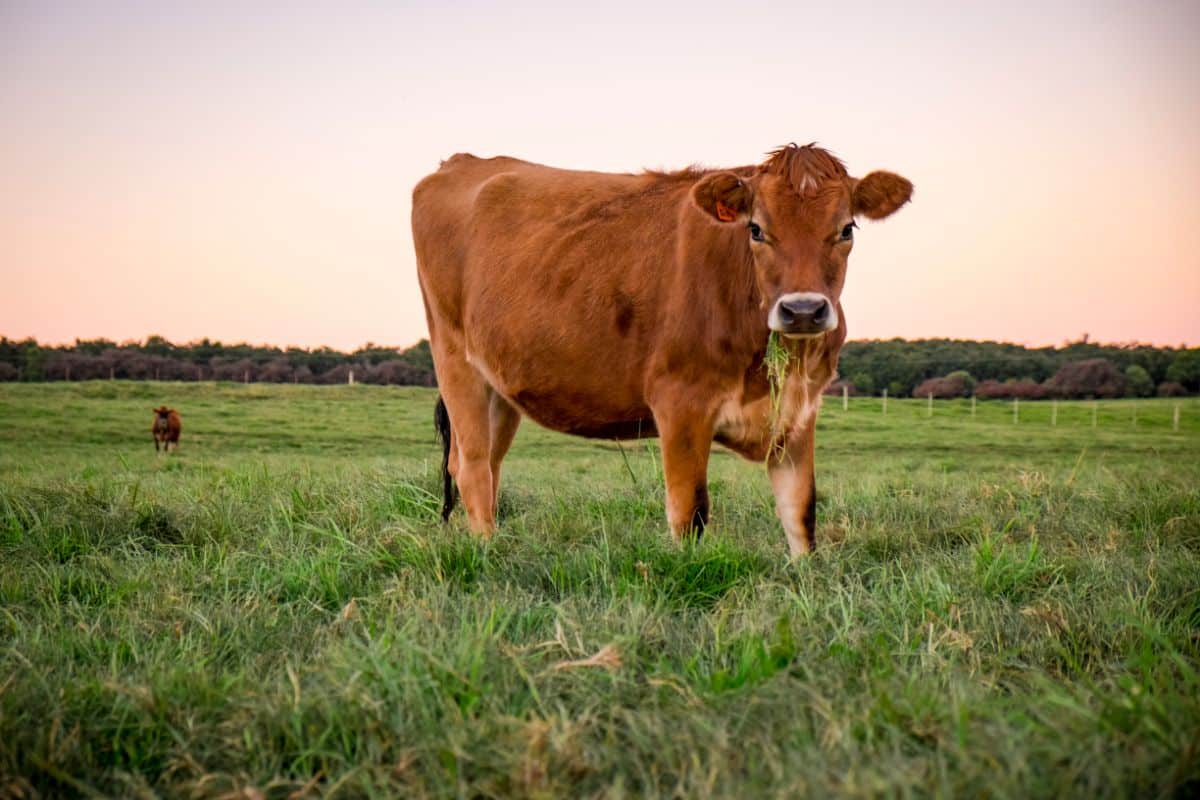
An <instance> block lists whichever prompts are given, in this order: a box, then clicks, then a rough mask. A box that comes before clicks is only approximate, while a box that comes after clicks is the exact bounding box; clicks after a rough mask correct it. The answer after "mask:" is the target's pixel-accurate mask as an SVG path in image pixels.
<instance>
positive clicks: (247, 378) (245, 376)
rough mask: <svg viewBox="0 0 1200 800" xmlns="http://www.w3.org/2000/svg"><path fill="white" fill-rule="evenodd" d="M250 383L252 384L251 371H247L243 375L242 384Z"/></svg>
mask: <svg viewBox="0 0 1200 800" xmlns="http://www.w3.org/2000/svg"><path fill="white" fill-rule="evenodd" d="M249 382H250V370H246V371H245V372H243V373H242V383H249Z"/></svg>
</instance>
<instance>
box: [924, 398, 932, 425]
mask: <svg viewBox="0 0 1200 800" xmlns="http://www.w3.org/2000/svg"><path fill="white" fill-rule="evenodd" d="M932 416H933V392H930V393H929V397H928V404H927V405H926V406H925V417H926V419H928V418H929V417H932Z"/></svg>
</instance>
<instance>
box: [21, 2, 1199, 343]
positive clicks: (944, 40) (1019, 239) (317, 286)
mask: <svg viewBox="0 0 1200 800" xmlns="http://www.w3.org/2000/svg"><path fill="white" fill-rule="evenodd" d="M575 5H576V4H572V3H544V4H523V3H472V2H455V0H449V1H448V2H440V1H439V2H431V3H404V2H391V3H382V2H381V3H353V2H330V3H319V2H306V3H305V2H302V3H290V4H286V5H284V4H271V3H242V2H236V3H227V2H221V1H220V0H216V1H211V0H210V2H202V3H188V4H179V3H171V2H169V1H168V0H160V1H159V2H144V3H125V2H120V1H119V0H113V1H112V2H96V3H58V2H52V1H51V0H38V1H37V2H31V3H27V2H22V0H0V334H3V335H7V336H9V337H10V338H13V337H16V338H23V337H26V336H34V337H37V338H38V339H39V340H41V341H43V342H70V341H73V340H74V339H76V338H84V339H89V338H97V337H106V338H109V339H114V340H118V341H121V340H127V339H142V338H145V337H146V336H147V335H149V334H159V335H162V336H165V337H167V338H168V339H171V340H174V341H190V340H195V339H199V338H202V337H209V338H213V339H220V340H222V341H226V342H232V341H248V342H251V343H266V344H276V345H299V346H306V347H311V346H318V345H330V346H334V347H338V348H343V349H345V348H354V347H358V346H360V345H362V344H364V343H366V342H375V343H381V344H391V345H400V346H405V345H408V344H411V343H413V342H415V341H416V340H417V339H419V338H422V337H424V336H426V328H425V318H424V313H423V311H422V305H421V298H420V292H419V289H418V286H417V280H416V269H415V263H414V257H413V252H412V241H411V234H410V229H409V213H410V207H411V191H412V187H413V185H414V184H415V183H416V182H417V181H418V180H420V179H421V177H423V176H424V175H425V174H427V173H429V172H431V171H433V170H435V169H436V168H437V166H438V163H439V161H440V160H442V159H444V158H446V157H447V156H449V155H450V154H452V153H455V152H460V151H468V152H472V153H475V154H477V155H482V156H487V155H498V154H504V155H513V156H518V157H521V158H526V159H529V160H533V161H537V162H541V163H547V164H552V165H555V166H561V167H569V168H580V169H596V170H612V171H621V172H628V171H637V170H640V169H642V168H646V167H651V168H663V167H681V166H684V165H687V164H691V163H697V162H698V163H703V164H706V165H711V166H731V165H740V164H748V163H755V162H758V161H760V160H761V159H762V156H763V154H764V153H765V152H766V151H767V150H769V149H771V148H773V147H776V146H778V145H780V144H784V143H787V142H791V141H795V142H799V143H802V144H803V143H807V142H811V141H816V142H818V143H820V144H821V145H823V146H825V147H827V148H829V149H831V150H832V151H834V152H835V153H837V154H838V155H839V156H840V157H841V158H842V159H843V160H844V161H845V162H846V164H847V166H848V167H849V169H850V171H851V173H852V174H856V175H863V174H865V173H866V172H868V171H870V170H872V169H881V168H882V169H889V170H892V171H895V172H899V173H901V174H903V175H905V176H906V177H908V178H909V179H911V180H912V181H913V183H914V184H915V185H916V190H915V194H914V198H913V202H912V203H911V205H909V206H907V207H905V208H904V209H903V210H901V211H900V212H899V213H897V214H896V215H895V216H893V217H891V218H890V219H888V220H885V221H882V222H877V223H866V222H864V223H862V229H861V230H860V231H859V232H858V235H857V241H856V244H855V250H854V254H853V256H852V257H851V259H850V268H849V273H848V278H847V286H846V289H845V292H844V294H843V297H842V303H843V307H844V309H845V312H846V317H847V321H848V326H849V333H850V337H851V338H856V339H862V338H890V337H893V336H901V337H906V338H918V337H955V338H971V339H996V340H1002V341H1012V342H1019V343H1024V344H1032V345H1046V344H1061V343H1063V342H1065V341H1068V340H1075V339H1078V338H1079V337H1080V336H1081V335H1082V334H1084V333H1087V334H1088V335H1089V336H1090V338H1091V339H1092V340H1093V341H1104V342H1128V341H1140V342H1150V343H1155V344H1165V345H1179V344H1188V345H1191V346H1197V345H1200V146H1198V145H1197V143H1198V142H1200V134H1198V133H1197V131H1200V47H1197V46H1196V44H1195V42H1196V41H1197V38H1198V37H1200V4H1197V3H1195V2H1194V1H1191V2H1160V3H1135V2H1126V3H1105V2H1089V3H1036V4H1035V3H1028V4H1027V3H1011V4H1010V3H986V4H984V3H937V2H924V1H923V0H909V1H908V2H902V3H894V4H880V5H872V4H869V3H855V4H833V3H828V2H826V3H822V4H806V3H800V2H784V3H753V2H739V3H731V2H725V3H715V4H709V3H704V2H686V3H677V4H669V3H668V4H656V3H651V2H635V3H625V2H622V1H621V0H613V1H612V2H605V3H589V4H579V5H581V6H586V7H580V8H577V7H574V6H575Z"/></svg>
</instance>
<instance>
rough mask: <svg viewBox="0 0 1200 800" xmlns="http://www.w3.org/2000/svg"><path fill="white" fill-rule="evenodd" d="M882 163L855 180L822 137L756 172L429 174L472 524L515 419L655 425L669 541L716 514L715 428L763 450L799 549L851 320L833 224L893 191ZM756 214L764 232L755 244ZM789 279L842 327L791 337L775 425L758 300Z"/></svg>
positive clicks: (422, 220) (569, 426) (426, 278)
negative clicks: (815, 455) (825, 409)
mask: <svg viewBox="0 0 1200 800" xmlns="http://www.w3.org/2000/svg"><path fill="white" fill-rule="evenodd" d="M874 175H887V176H891V174H890V173H873V174H872V176H868V178H866V179H864V180H863V181H859V182H855V181H854V180H853V179H852V178H850V177H849V175H848V174H847V173H846V170H845V167H844V166H842V164H841V162H840V161H838V160H837V159H836V158H835V157H833V156H832V155H830V154H829V153H827V152H826V151H824V150H820V149H818V148H815V147H812V146H809V147H796V146H795V145H788V146H787V147H783V148H780V149H779V150H776V151H773V152H772V153H770V154H769V156H768V158H767V160H766V161H765V162H764V163H763V164H762V165H760V166H758V167H738V168H734V169H731V170H702V169H699V168H695V167H692V168H689V169H687V170H682V171H680V172H676V173H660V172H647V173H643V174H640V175H616V174H608V173H598V172H575V171H568V170H560V169H554V168H551V167H546V166H542V165H539V164H533V163H529V162H525V161H519V160H516V159H512V158H503V157H500V158H490V159H480V158H476V157H474V156H470V155H466V154H459V155H455V156H452V157H451V158H449V159H447V160H446V161H445V162H443V164H442V166H441V168H440V169H439V170H438V171H437V172H435V173H433V174H432V175H430V176H428V177H427V178H425V179H424V180H422V181H421V182H420V183H419V184H418V185H417V187H416V189H415V190H414V193H413V240H414V244H415V247H416V253H417V268H418V278H419V280H420V284H421V290H422V294H423V297H424V300H425V309H426V317H427V321H428V323H429V331H430V340H431V344H432V348H433V357H434V364H435V368H436V370H437V376H438V385H439V387H440V388H441V391H442V395H443V398H444V400H445V404H446V407H447V410H448V413H449V419H450V423H451V431H452V433H451V448H450V452H449V459H448V462H449V463H448V468H449V470H450V472H451V473H452V474H453V475H454V477H455V479H456V481H457V483H458V486H459V489H460V491H461V494H462V497H463V501H464V504H465V505H466V507H467V514H468V518H469V520H470V524H471V528H472V529H473V530H475V531H477V532H479V533H481V534H484V535H488V534H490V533H491V531H492V530H493V528H494V526H495V507H496V500H497V490H498V486H499V472H500V463H501V460H502V459H503V457H504V454H505V452H506V451H507V449H508V446H509V444H510V443H511V441H512V436H513V434H515V432H516V428H517V425H518V424H519V422H520V418H521V415H522V414H524V415H527V416H530V417H532V418H533V419H534V420H536V421H538V422H540V423H541V424H543V425H545V426H547V427H550V428H552V429H555V430H559V431H564V432H567V433H575V434H579V435H584V436H603V437H614V438H628V437H632V436H639V435H641V436H646V435H658V436H661V437H662V440H663V463H664V470H665V473H666V483H667V495H668V496H667V513H668V519H669V521H670V525H671V529H672V532H673V533H674V534H675V535H676V536H681V535H683V534H684V533H685V532H686V531H687V530H690V529H698V528H699V527H701V526H702V525H703V523H704V521H705V520H706V519H707V489H706V476H705V473H706V471H707V463H708V455H709V449H710V447H711V443H712V442H713V441H714V440H716V441H718V442H720V443H722V444H724V445H726V446H727V447H729V448H731V449H733V450H735V451H736V452H738V453H741V454H742V455H744V456H746V457H747V458H751V459H754V460H759V461H762V460H767V462H768V467H769V468H770V471H771V474H772V481H773V483H774V484H775V486H776V499H777V504H778V507H779V512H780V516H781V519H783V521H784V526H785V529H786V530H787V533H788V539H789V544H790V545H791V548H792V551H793V552H804V551H807V550H808V549H809V547H810V543H811V541H812V533H813V532H812V530H811V522H810V521H809V520H810V519H811V498H812V497H813V496H814V491H813V486H812V471H813V470H812V450H813V448H812V442H811V437H812V430H813V420H814V418H815V413H816V405H817V403H818V402H819V398H820V393H821V390H822V389H823V388H824V386H825V385H826V384H827V383H828V382H829V381H830V380H832V378H833V376H834V374H835V370H836V365H837V356H838V352H839V350H840V348H841V344H842V342H843V340H844V339H845V335H846V329H845V322H844V319H845V317H844V315H843V314H842V312H841V306H840V303H838V298H839V297H840V295H841V290H842V284H843V282H844V278H845V269H846V259H847V257H848V255H849V250H850V244H849V243H848V242H845V241H841V240H840V239H839V235H840V231H841V230H842V229H843V227H844V226H845V225H846V224H847V223H848V222H849V221H850V220H851V218H852V215H853V214H861V215H863V216H868V217H872V218H875V217H883V216H887V214H888V213H891V211H894V210H895V208H896V207H898V205H899V204H902V203H899V204H898V203H897V200H900V199H901V198H900V194H902V192H901V191H900V189H901V188H902V187H900V186H899V184H897V183H896V182H895V181H889V180H883V179H875V178H873V176H874ZM891 177H892V178H896V179H898V180H899V181H903V180H904V179H903V178H899V176H891ZM905 183H907V182H905ZM863 184H866V186H865V188H863V189H862V196H861V198H860V196H859V193H858V187H862V186H863ZM903 200H907V197H904V198H903ZM751 220H753V221H754V222H755V223H756V224H758V225H760V226H761V228H762V230H763V231H764V235H765V236H766V237H768V238H767V243H765V244H757V243H756V244H752V243H751V242H750V240H749V235H748V233H747V227H746V226H747V225H748V223H749V222H750V221H751ZM792 292H819V293H822V294H824V295H825V296H826V297H828V298H830V300H831V302H832V304H833V305H834V306H835V307H836V309H837V312H838V316H839V320H840V322H839V325H838V327H837V329H836V330H832V331H830V332H829V333H826V334H822V335H820V336H818V337H816V338H809V339H784V340H783V341H785V342H786V346H787V347H788V348H789V350H790V352H791V353H792V354H793V361H792V364H791V366H790V368H789V377H788V379H787V381H786V383H785V386H784V390H783V392H782V398H781V408H780V414H779V419H776V420H773V419H772V416H773V415H772V412H771V408H770V401H769V399H768V385H767V379H766V373H765V370H764V368H763V354H764V351H765V348H766V344H767V338H768V333H769V331H768V328H767V313H768V309H769V308H770V307H771V306H772V305H773V304H774V303H775V302H776V300H777V299H778V298H779V297H781V296H782V295H783V294H787V293H792ZM793 508H795V509H798V510H796V513H795V514H793ZM797 515H798V516H797ZM793 517H795V518H794V519H793Z"/></svg>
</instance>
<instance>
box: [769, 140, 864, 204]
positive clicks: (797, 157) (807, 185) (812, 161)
mask: <svg viewBox="0 0 1200 800" xmlns="http://www.w3.org/2000/svg"><path fill="white" fill-rule="evenodd" d="M758 171H759V172H760V173H762V174H765V175H777V176H779V177H781V178H784V179H785V180H787V182H788V183H789V184H791V187H792V189H793V190H794V191H795V192H796V194H798V195H800V196H801V197H808V196H809V195H812V194H814V193H816V192H817V190H818V189H819V188H821V187H822V186H825V185H827V184H829V183H832V182H836V183H843V182H845V181H846V180H847V179H848V178H849V177H850V176H849V173H848V172H846V165H845V164H843V163H842V162H841V160H840V159H839V158H838V157H837V156H835V155H833V154H832V153H830V152H829V151H828V150H825V149H823V148H820V147H817V146H816V145H815V144H808V145H805V146H803V147H801V146H799V145H797V144H795V143H792V144H787V145H784V146H783V147H780V148H778V149H776V150H772V151H771V152H770V153H768V154H767V160H766V161H764V162H763V163H762V164H761V165H760V166H759V168H758Z"/></svg>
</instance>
